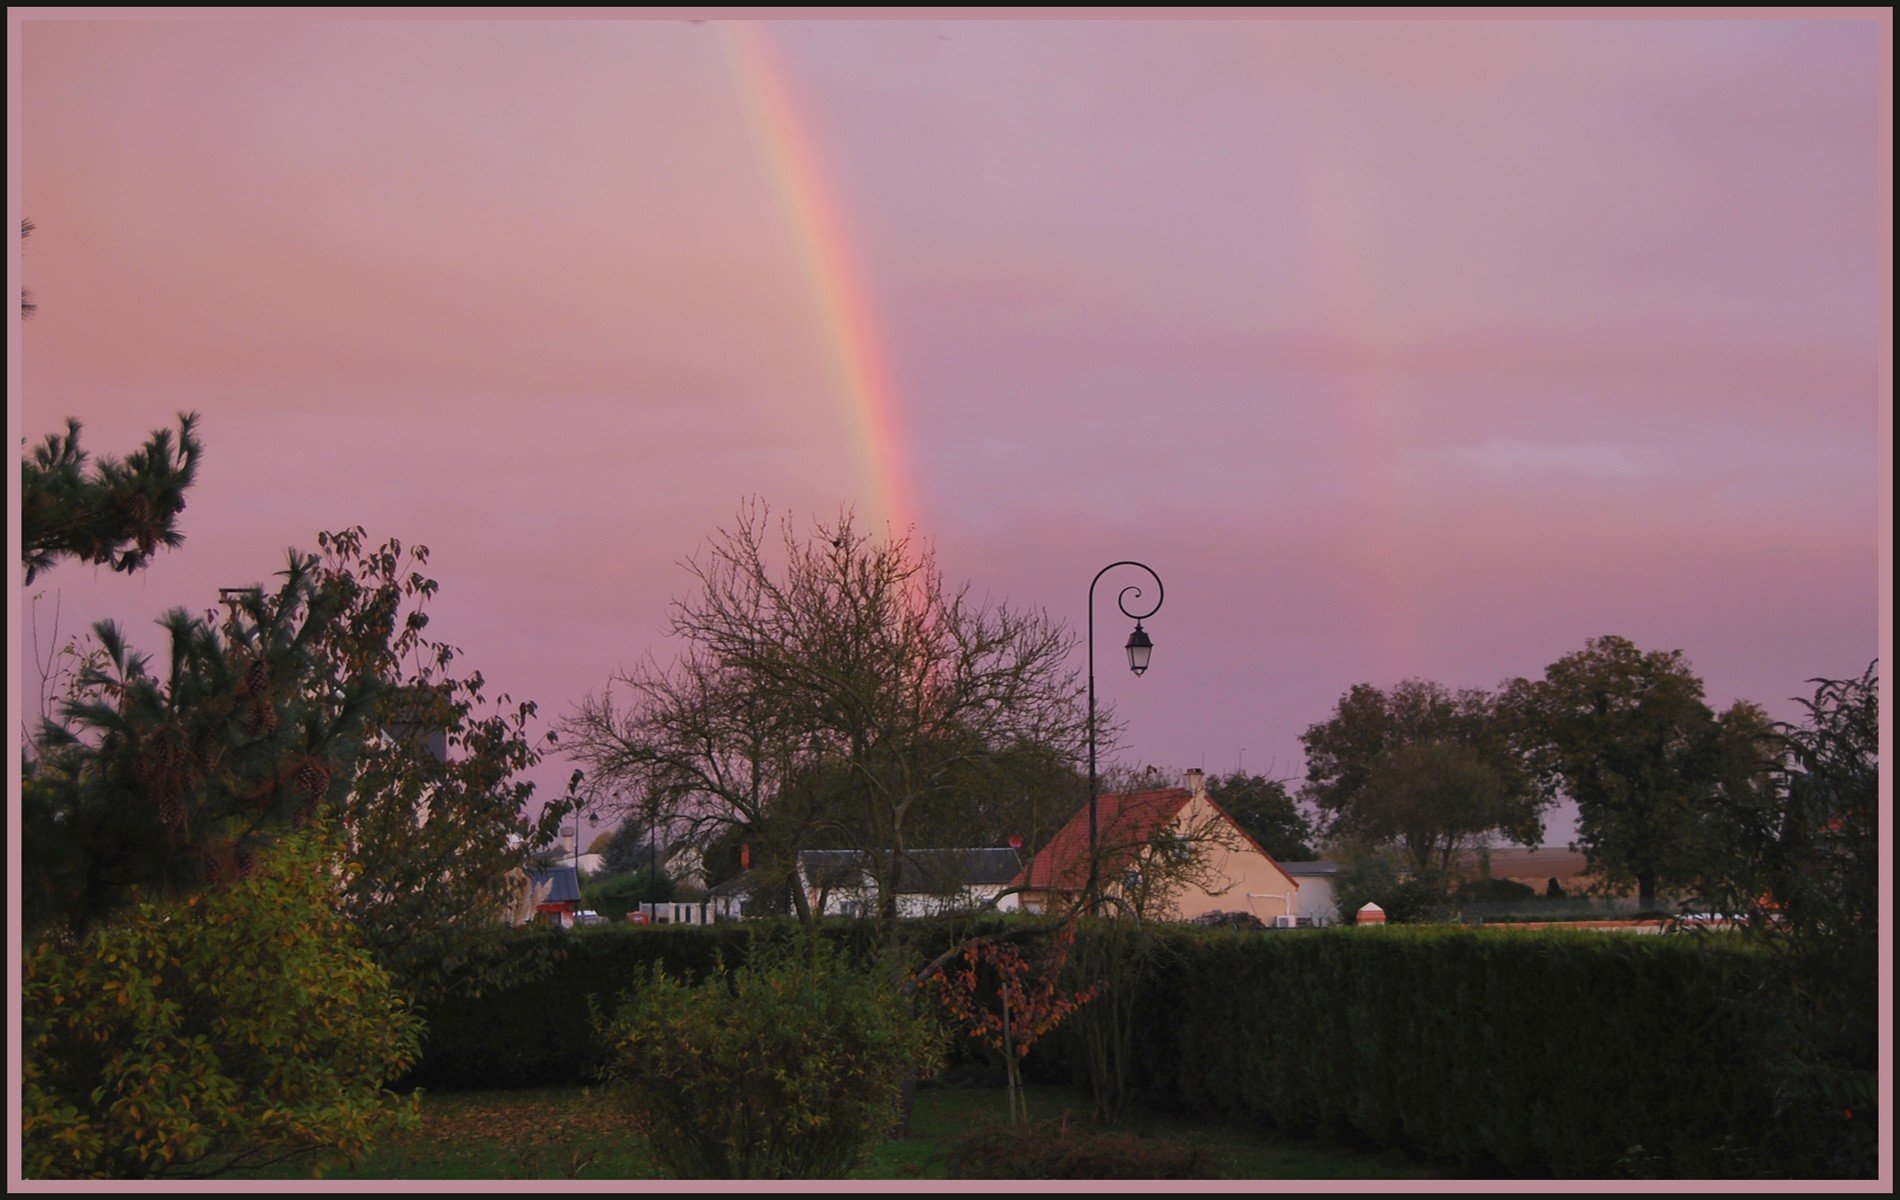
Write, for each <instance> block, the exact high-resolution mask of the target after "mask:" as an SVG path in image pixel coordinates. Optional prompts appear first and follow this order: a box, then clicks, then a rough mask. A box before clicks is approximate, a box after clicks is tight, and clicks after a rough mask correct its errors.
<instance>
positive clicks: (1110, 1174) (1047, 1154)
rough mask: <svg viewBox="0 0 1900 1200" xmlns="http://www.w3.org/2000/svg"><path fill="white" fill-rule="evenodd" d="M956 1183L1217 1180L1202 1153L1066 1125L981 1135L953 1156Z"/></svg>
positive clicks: (1008, 1128)
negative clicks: (1071, 1180) (1076, 1180)
mask: <svg viewBox="0 0 1900 1200" xmlns="http://www.w3.org/2000/svg"><path fill="white" fill-rule="evenodd" d="M949 1159H950V1161H949V1167H950V1174H951V1176H952V1177H954V1178H957V1179H1217V1178H1219V1177H1220V1176H1219V1174H1218V1173H1217V1172H1216V1171H1215V1170H1214V1169H1213V1168H1214V1164H1213V1163H1212V1162H1211V1161H1210V1160H1209V1158H1208V1156H1207V1155H1206V1154H1205V1153H1204V1152H1202V1151H1201V1150H1200V1149H1198V1148H1196V1147H1194V1146H1191V1145H1182V1144H1180V1143H1178V1142H1174V1141H1163V1140H1160V1139H1157V1138H1145V1137H1141V1136H1139V1135H1137V1134H1132V1133H1118V1132H1106V1131H1103V1132H1094V1131H1083V1130H1078V1129H1074V1128H1071V1127H1070V1124H1069V1122H1068V1120H1067V1119H1066V1118H1065V1119H1063V1120H1061V1121H1040V1122H1035V1123H1032V1124H1026V1125H1005V1126H997V1127H994V1128H990V1129H980V1130H978V1131H976V1132H975V1133H972V1134H969V1135H967V1136H966V1137H964V1138H963V1139H962V1140H960V1141H959V1142H957V1143H956V1145H955V1146H953V1147H952V1148H951V1150H950V1156H949Z"/></svg>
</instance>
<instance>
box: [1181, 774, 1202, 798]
mask: <svg viewBox="0 0 1900 1200" xmlns="http://www.w3.org/2000/svg"><path fill="white" fill-rule="evenodd" d="M1185 786H1186V787H1187V790H1188V791H1189V793H1191V794H1192V795H1193V796H1195V797H1196V798H1197V799H1198V798H1199V797H1202V796H1205V795H1207V772H1206V771H1203V770H1201V768H1199V767H1193V768H1190V769H1189V771H1188V773H1187V781H1186V784H1185Z"/></svg>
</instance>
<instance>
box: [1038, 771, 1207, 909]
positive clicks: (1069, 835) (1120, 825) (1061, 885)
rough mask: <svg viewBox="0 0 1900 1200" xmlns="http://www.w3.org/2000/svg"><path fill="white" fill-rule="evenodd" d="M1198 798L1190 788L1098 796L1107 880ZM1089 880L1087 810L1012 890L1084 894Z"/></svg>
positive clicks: (1072, 819) (1098, 821) (1051, 841)
mask: <svg viewBox="0 0 1900 1200" xmlns="http://www.w3.org/2000/svg"><path fill="white" fill-rule="evenodd" d="M1193 798H1194V794H1193V793H1192V792H1190V791H1188V790H1187V789H1186V788H1162V789H1159V790H1157V791H1151V792H1126V793H1122V794H1120V795H1113V796H1098V797H1096V800H1095V827H1096V837H1097V841H1098V843H1099V845H1100V847H1101V852H1102V865H1101V870H1100V872H1099V874H1100V876H1101V877H1102V878H1105V879H1107V878H1113V877H1114V876H1115V875H1116V874H1117V873H1118V872H1120V871H1121V869H1122V868H1123V867H1124V866H1126V865H1127V863H1128V861H1129V860H1130V859H1131V858H1133V857H1134V856H1135V853H1136V852H1137V851H1138V850H1140V849H1141V847H1143V846H1145V845H1147V844H1148V842H1149V841H1150V840H1151V839H1152V838H1153V837H1154V835H1155V834H1157V833H1159V832H1161V831H1162V830H1163V829H1165V828H1167V826H1168V823H1169V822H1171V821H1173V820H1174V818H1175V816H1176V815H1177V814H1179V813H1180V811H1181V810H1182V809H1183V808H1185V807H1187V802H1188V801H1189V800H1191V799H1193ZM1088 878H1089V810H1088V805H1086V804H1085V805H1083V806H1082V807H1081V808H1080V809H1078V810H1076V814H1075V815H1074V816H1073V817H1070V818H1069V823H1068V824H1066V825H1064V826H1063V827H1062V828H1061V829H1059V830H1057V831H1056V835H1055V836H1054V837H1052V838H1050V839H1049V843H1048V844H1047V845H1046V846H1044V847H1043V848H1042V849H1041V851H1039V852H1038V853H1037V854H1036V857H1035V858H1033V859H1031V860H1030V861H1029V865H1028V866H1027V867H1025V868H1024V869H1023V873H1022V874H1020V875H1018V876H1017V877H1016V878H1015V879H1014V880H1012V881H1011V883H1010V886H1011V887H1028V888H1037V889H1040V888H1055V889H1057V890H1060V891H1081V890H1082V889H1083V888H1085V887H1087V886H1088Z"/></svg>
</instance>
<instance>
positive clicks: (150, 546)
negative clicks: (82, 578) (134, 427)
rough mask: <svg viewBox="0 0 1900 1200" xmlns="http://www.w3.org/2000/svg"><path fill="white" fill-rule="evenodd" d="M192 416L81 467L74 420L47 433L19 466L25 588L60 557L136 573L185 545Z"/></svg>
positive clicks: (194, 456) (194, 465)
mask: <svg viewBox="0 0 1900 1200" xmlns="http://www.w3.org/2000/svg"><path fill="white" fill-rule="evenodd" d="M197 426H198V415H197V414H196V413H181V414H179V417H178V433H177V437H176V439H175V441H174V438H173V435H172V431H171V430H169V429H160V430H157V431H155V432H154V433H153V434H152V436H151V438H150V440H148V441H147V442H146V443H145V445H144V446H143V447H141V448H140V449H138V450H136V451H134V452H133V453H132V454H131V455H130V456H128V457H127V458H125V459H124V460H123V461H121V460H120V459H116V458H101V459H97V460H95V461H93V462H92V463H90V464H89V463H88V462H87V454H86V452H85V451H84V450H82V449H80V447H79V422H78V421H75V420H68V421H67V422H66V432H65V434H64V435H60V434H51V435H49V436H48V437H47V438H46V440H45V441H44V442H42V443H41V444H40V446H39V448H38V449H36V450H34V451H33V453H32V454H30V455H28V456H27V457H26V458H25V459H23V460H21V463H20V548H21V554H20V558H21V561H22V562H23V563H24V564H25V566H26V582H27V583H29V584H30V583H32V582H33V580H34V579H36V578H37V577H38V576H39V575H40V574H42V573H43V572H45V571H46V570H48V569H50V568H51V567H52V566H53V564H54V563H56V562H57V561H59V560H60V559H61V558H66V557H70V558H76V559H78V560H79V561H80V562H87V563H96V564H102V565H109V566H111V568H112V569H113V570H115V571H127V572H129V571H137V570H139V569H141V568H143V567H144V566H145V565H146V564H147V563H148V562H150V561H151V558H152V555H153V554H154V553H155V552H156V551H157V550H158V548H159V547H160V546H165V547H176V546H178V545H180V544H182V543H183V542H184V540H185V535H184V534H183V533H182V532H181V531H180V530H179V528H178V514H179V513H181V512H183V511H184V510H185V493H186V491H188V490H189V489H190V487H191V485H192V482H193V481H194V480H195V479H196V478H197V475H198V456H199V454H200V453H201V451H202V447H201V446H200V445H199V442H198V437H197Z"/></svg>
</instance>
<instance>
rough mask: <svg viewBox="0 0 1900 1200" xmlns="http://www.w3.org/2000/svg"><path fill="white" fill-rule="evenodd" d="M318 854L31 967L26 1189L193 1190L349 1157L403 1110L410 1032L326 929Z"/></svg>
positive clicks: (329, 916) (54, 946)
mask: <svg viewBox="0 0 1900 1200" xmlns="http://www.w3.org/2000/svg"><path fill="white" fill-rule="evenodd" d="M348 869H349V868H346V867H344V866H342V864H341V862H340V859H339V858H338V856H337V854H336V851H335V849H334V846H333V845H332V844H331V843H330V842H328V841H327V840H326V839H325V838H323V837H319V836H315V835H312V834H303V835H300V836H297V837H294V838H288V839H285V840H283V841H281V842H279V843H278V844H277V845H276V846H275V847H274V848H273V850H272V851H271V853H270V854H269V855H268V856H266V857H265V858H263V859H261V860H260V862H259V865H258V867H257V869H256V870H254V871H253V872H251V873H250V874H249V875H248V876H247V877H245V878H244V879H242V880H239V881H236V882H233V883H229V884H226V885H224V886H223V887H219V888H214V889H212V890H210V891H207V892H205V893H203V894H202V895H195V896H192V897H191V898H189V899H187V900H183V901H170V902H163V903H161V902H141V903H138V904H136V905H135V906H133V907H131V908H129V909H127V910H125V911H124V912H123V913H121V914H120V916H119V918H118V919H117V920H115V921H114V922H113V923H111V924H109V925H105V926H102V927H98V928H95V929H93V930H91V931H90V932H88V933H87V934H85V935H84V936H83V937H78V938H49V939H46V940H42V941H40V942H38V943H37V944H35V945H34V946H32V947H31V948H30V949H29V950H28V951H27V954H26V960H25V965H24V980H25V982H24V992H23V996H22V1003H21V1007H22V1011H23V1014H24V1021H25V1025H24V1033H23V1037H22V1044H23V1048H24V1052H25V1053H24V1078H25V1095H24V1103H23V1110H24V1125H23V1138H24V1163H25V1171H26V1174H27V1175H29V1176H31V1177H35V1178H113V1179H131V1178H155V1177H183V1178H202V1177H205V1176H210V1175H216V1174H221V1173H224V1172H227V1171H231V1170H236V1169H241V1168H255V1167H258V1166H261V1165H264V1164H268V1163H272V1162H280V1161H285V1160H299V1161H306V1162H313V1163H315V1164H316V1165H317V1166H319V1167H321V1165H322V1164H323V1163H324V1162H326V1161H331V1160H339V1159H349V1158H353V1157H355V1156H358V1155H360V1154H361V1153H362V1152H363V1151H364V1150H365V1149H367V1148H368V1146H369V1145H370V1144H371V1142H372V1140H373V1139H374V1138H375V1137H377V1136H378V1135H380V1134H381V1133H383V1132H385V1131H387V1130H389V1129H391V1128H393V1127H395V1126H397V1125H398V1124H400V1123H402V1122H403V1120H404V1119H405V1118H406V1116H407V1114H408V1112H409V1111H410V1109H411V1108H412V1107H413V1105H412V1103H409V1102H404V1101H401V1100H399V1099H398V1097H396V1096H395V1095H393V1094H391V1093H389V1092H387V1091H384V1090H383V1083H384V1081H385V1080H387V1079H389V1078H391V1077H392V1076H394V1075H397V1074H400V1073H401V1072H402V1071H403V1070H405V1069H406V1068H407V1067H408V1066H409V1065H410V1064H411V1063H412V1062H413V1061H414V1060H415V1057H416V1054H417V1049H418V1044H419V1034H420V1029H421V1022H420V1021H419V1020H418V1018H417V1017H416V1016H415V1015H414V1014H413V1013H412V1012H411V1011H410V1010H409V1009H408V1008H407V1006H406V1005H405V1003H404V1001H403V1000H402V999H401V998H400V997H399V996H398V995H397V994H396V993H395V991H394V989H393V988H392V986H391V981H390V977H389V975H388V973H387V972H385V971H384V970H383V969H382V968H380V967H378V966H377V965H376V964H375V962H374V961H373V960H372V959H371V958H370V956H369V955H368V953H367V952H366V951H364V950H363V948H362V947H361V946H360V945H359V944H358V943H357V941H356V939H355V936H354V934H353V932H352V930H351V929H350V926H349V925H348V923H347V922H346V921H344V920H343V919H342V917H341V916H340V914H339V913H338V912H337V911H336V907H335V898H334V888H333V880H334V879H335V877H336V873H337V872H338V871H340V870H345V871H346V870H348Z"/></svg>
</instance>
